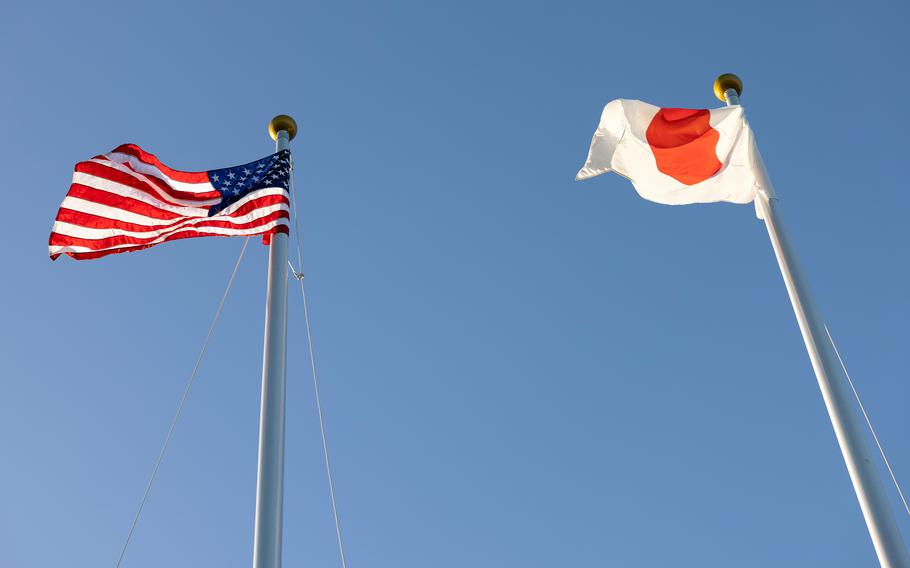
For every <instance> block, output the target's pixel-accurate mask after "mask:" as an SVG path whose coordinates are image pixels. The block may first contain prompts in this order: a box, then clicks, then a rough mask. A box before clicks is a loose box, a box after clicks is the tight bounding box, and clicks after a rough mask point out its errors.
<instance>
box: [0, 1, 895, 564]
mask: <svg viewBox="0 0 910 568" xmlns="http://www.w3.org/2000/svg"><path fill="white" fill-rule="evenodd" d="M908 11H910V10H908V7H907V4H906V3H899V2H877V1H871V2H863V3H860V4H856V3H855V4H853V5H851V6H847V5H846V4H840V3H838V4H831V3H823V2H816V3H810V2H800V3H790V2H787V3H783V2H754V3H742V4H727V5H725V4H723V3H717V2H687V3H685V5H683V4H682V3H665V4H662V3H647V4H646V3H632V2H621V3H609V2H560V3H556V2H553V3H537V2H514V3H504V2H457V3H456V2H451V3H439V2H387V3H379V2H353V3H352V2H342V1H336V2H322V3H313V2H295V3H279V2H276V3H269V4H261V5H259V4H255V3H247V4H239V3H224V2H222V3H214V2H212V3H193V2H186V3H177V2H159V3H146V4H139V3H137V4H124V3H113V2H112V3H94V2H81V3H78V4H77V3H63V2H59V3H38V2H35V3H22V2H20V3H16V4H15V5H12V6H10V7H8V8H7V9H6V13H5V17H4V18H3V19H2V21H0V47H2V49H0V58H2V63H3V67H4V69H5V75H6V77H7V80H6V83H5V88H4V89H2V90H0V103H2V108H3V109H4V110H3V113H2V116H3V128H2V129H0V151H2V155H3V156H4V160H3V162H4V165H5V167H4V174H5V183H4V189H5V191H4V199H5V203H4V205H5V207H4V209H5V211H6V217H5V218H6V222H5V223H4V225H3V229H2V234H3V237H4V242H6V243H7V247H6V250H7V253H6V262H5V263H4V264H5V267H6V269H5V271H4V278H2V279H0V292H2V294H0V296H2V297H3V298H4V300H3V318H2V325H0V333H2V336H0V339H2V341H0V387H2V396H0V448H2V450H3V452H4V454H5V460H4V467H2V468H0V498H2V502H3V506H2V507H0V545H2V550H3V553H2V558H3V559H4V560H3V562H4V564H5V565H8V566H17V567H23V568H25V567H33V566H34V567H45V566H72V567H89V566H91V567H95V566H113V565H114V562H115V561H116V558H117V554H118V553H119V549H120V546H121V545H122V542H123V538H124V537H125V535H126V532H127V529H128V527H129V523H130V520H131V518H132V515H133V513H134V511H135V508H136V506H137V504H138V501H139V498H140V497H141V493H142V490H143V488H144V484H145V482H146V479H147V476H148V474H149V471H150V468H151V466H152V463H153V461H154V459H155V456H156V454H157V451H158V448H159V446H160V444H161V441H162V440H163V437H164V434H165V431H166V429H167V425H168V422H169V420H170V418H171V415H172V413H173V410H174V407H175V405H176V403H177V400H178V398H179V395H180V392H181V389H182V386H183V384H184V381H185V380H186V377H187V375H188V373H189V371H190V369H191V367H192V364H193V361H194V358H195V356H196V354H197V352H198V349H199V347H200V344H201V342H202V339H203V337H204V335H205V332H206V329H207V327H208V324H209V321H210V318H211V316H212V314H213V312H214V310H215V307H216V305H217V302H218V299H219V297H220V295H221V292H222V289H223V286H224V284H225V282H226V281H227V277H228V275H229V273H230V269H231V266H232V264H233V262H234V259H235V258H236V255H237V253H238V251H239V249H240V246H241V244H242V242H241V241H240V240H238V239H195V240H189V241H181V242H176V243H170V244H166V245H162V246H159V247H156V248H153V249H150V250H147V251H142V252H138V253H133V254H126V255H119V256H114V257H109V258H106V259H101V260H97V261H86V262H74V261H71V260H69V259H60V260H58V261H57V262H54V263H51V262H50V261H48V259H47V256H46V254H47V253H46V250H47V249H46V243H47V236H48V233H49V230H50V227H51V223H52V219H53V216H54V214H55V212H56V208H57V206H58V205H59V203H60V201H61V200H62V198H63V195H64V194H65V192H66V189H67V187H68V184H69V181H70V177H71V173H72V166H73V164H74V163H76V162H77V161H80V160H83V159H85V158H87V157H90V156H93V155H95V154H98V153H101V152H104V151H107V150H110V149H111V148H114V147H115V146H117V145H118V144H121V143H125V142H135V143H138V144H140V145H142V146H143V147H144V148H146V149H148V150H150V151H152V152H154V153H156V154H157V155H158V156H159V157H160V158H161V159H162V160H164V161H165V163H167V164H168V165H170V166H172V167H175V168H179V169H186V170H203V169H208V168H217V167H225V166H231V165H236V164H240V163H244V162H247V161H250V160H253V159H256V158H259V157H261V156H264V155H266V154H268V153H270V152H271V151H272V148H273V146H272V144H273V143H272V141H271V140H270V139H269V138H268V136H267V134H266V124H267V122H268V120H269V118H271V117H272V116H273V115H275V114H278V113H288V114H292V115H293V116H294V117H295V118H297V120H298V122H299V124H300V126H301V133H300V135H299V136H298V138H297V139H296V140H295V141H294V143H293V146H292V149H293V150H294V152H295V163H296V165H297V171H296V187H297V191H298V195H299V198H300V205H301V208H302V209H301V212H302V217H303V224H302V232H303V254H304V264H305V271H306V275H307V285H308V293H309V295H310V301H311V304H312V321H313V326H314V334H315V337H314V340H315V348H316V355H317V357H318V361H319V370H320V376H321V381H322V385H321V386H322V394H323V403H324V405H325V409H326V419H327V426H328V434H329V443H330V449H331V451H332V453H333V458H334V467H335V474H336V483H337V491H338V498H339V502H338V504H339V509H340V513H341V520H342V529H343V531H344V535H345V540H346V548H347V555H348V561H349V566H351V568H356V567H367V566H369V567H389V568H404V567H411V566H414V567H417V566H420V567H425V566H433V567H434V568H450V567H451V568H456V567H457V568H464V567H466V566H478V567H479V566H491V567H492V566H524V567H555V566H582V565H583V566H693V567H704V566H742V567H767V566H831V567H838V566H844V567H848V566H849V567H853V566H872V565H875V555H874V552H873V549H872V546H871V543H870V541H869V538H868V535H867V533H866V529H865V526H864V523H863V520H862V516H861V514H860V511H859V507H858V505H857V503H856V499H855V497H854V494H853V491H852V488H851V485H850V481H849V478H848V476H847V472H846V469H845V467H844V465H843V461H842V458H841V455H840V452H839V449H838V447H837V444H836V441H835V438H834V435H833V432H832V429H831V426H830V423H829V420H828V417H827V414H826V412H825V410H824V406H823V404H822V400H821V396H820V394H819V391H818V387H817V384H816V381H815V378H814V376H813V374H812V371H811V367H810V365H809V361H808V358H807V356H806V353H805V350H804V347H803V345H802V341H801V338H800V336H799V332H798V329H797V326H796V322H795V320H794V318H793V314H792V311H791V308H790V305H789V302H788V300H787V296H786V292H785V290H784V286H783V283H782V281H781V277H780V274H779V272H778V270H777V266H776V263H775V261H774V258H773V254H772V250H771V247H770V244H769V242H768V237H767V234H766V233H765V229H764V227H763V226H762V224H761V222H760V221H758V220H756V219H755V216H754V212H753V210H752V208H751V207H750V206H734V205H729V204H714V205H704V206H688V207H668V206H661V205H657V204H653V203H649V202H646V201H644V200H642V199H640V198H639V197H638V196H637V195H636V194H635V192H634V190H633V189H632V187H631V186H630V184H628V182H627V181H625V180H623V179H621V178H619V177H618V176H603V177H600V178H597V179H595V180H591V181H588V182H585V183H577V182H575V181H573V176H574V174H575V172H576V171H577V169H578V167H579V166H580V165H581V163H582V162H583V160H584V157H585V154H586V152H587V147H588V143H589V141H590V137H591V134H592V132H593V130H594V127H595V125H596V122H597V119H598V117H599V114H600V110H601V108H602V106H603V104H604V103H606V102H607V101H608V100H610V99H613V98H619V97H624V98H638V99H642V100H646V101H649V102H651V103H654V104H658V105H664V106H680V107H693V108H704V107H710V106H716V105H719V104H720V103H718V102H717V101H716V100H715V99H714V98H713V95H712V92H711V84H712V81H713V79H714V77H715V76H716V75H717V74H719V73H721V72H728V71H732V72H736V73H738V74H739V75H740V76H741V77H742V78H743V80H744V83H745V92H744V93H743V99H742V100H743V104H744V105H745V107H746V109H747V113H748V116H749V119H750V122H751V124H752V126H753V128H754V130H755V131H756V135H757V137H758V140H759V144H760V147H761V149H762V152H763V154H764V158H765V162H766V163H767V165H768V168H769V170H770V172H771V176H772V178H773V179H774V180H775V183H776V186H777V189H778V192H779V193H780V195H781V197H782V209H783V212H784V215H785V218H786V220H787V223H788V228H789V230H790V233H791V236H792V238H793V241H794V243H795V245H796V247H797V250H798V251H799V253H800V257H801V260H802V262H803V265H804V268H805V271H806V272H807V274H808V277H809V281H810V282H811V284H812V286H813V289H814V291H815V295H816V300H817V302H818V304H819V307H820V308H821V312H822V314H823V315H824V316H825V317H826V319H827V321H828V323H829V325H830V327H831V330H832V332H833V334H834V336H835V338H836V339H837V340H838V342H839V346H840V348H841V351H842V353H843V355H844V357H845V359H846V361H847V364H848V366H849V368H850V370H851V372H852V374H853V375H854V378H855V379H856V381H857V383H858V386H859V388H860V391H861V393H862V394H863V395H864V399H865V402H866V405H867V408H868V409H869V411H870V412H871V414H872V417H873V419H874V421H875V424H876V426H877V429H878V431H879V435H880V437H881V439H882V441H883V443H884V444H885V447H886V448H887V449H888V451H889V452H890V457H891V460H892V463H893V465H894V466H895V468H896V470H897V472H898V475H899V476H901V478H902V479H903V480H904V482H905V483H910V438H908V437H907V435H906V433H907V431H908V426H910V424H908V418H907V413H906V402H907V400H908V399H910V385H908V381H907V378H908V373H907V367H908V359H907V353H908V352H907V340H908V333H907V329H906V322H907V320H908V318H910V301H908V299H907V289H908V284H910V282H908V280H910V265H908V263H907V257H906V254H905V252H902V251H906V250H907V246H908V244H910V230H908V228H907V227H908V226H907V223H906V217H907V213H908V202H907V197H906V192H907V181H906V163H907V160H906V158H905V155H904V153H905V150H906V136H905V132H906V130H907V126H908V119H910V114H908V109H907V106H906V105H904V104H903V103H902V101H901V100H900V97H901V96H902V94H903V93H905V92H907V91H908V90H910V84H908V79H907V77H906V74H904V73H901V72H900V71H901V70H902V69H903V68H904V67H905V61H904V54H906V53H907V52H908V48H910V45H908V43H910V42H908V39H907V35H906V34H905V33H904V31H905V30H904V29H903V26H902V24H903V23H904V22H906V21H907V18H908V16H910V14H908ZM266 259H267V256H266V249H265V248H264V247H262V246H261V245H258V244H256V245H255V246H253V245H252V244H251V248H250V250H249V251H248V253H247V256H246V258H245V259H244V263H243V265H242V267H241V270H240V274H239V276H238V279H237V282H236V284H235V287H234V290H233V292H232V295H231V297H230V298H229V300H228V303H227V306H226V309H225V313H224V316H223V320H222V322H221V324H220V325H219V328H218V330H217V332H216V336H215V339H214V341H213V343H212V345H211V347H210V350H209V353H208V357H207V359H206V360H205V362H204V363H203V366H202V368H201V370H200V374H199V377H198V379H197V381H196V384H195V385H194V387H193V390H192V393H191V395H190V399H189V401H188V403H187V408H186V412H185V415H184V417H183V419H182V421H181V423H180V425H179V427H178V429H177V432H176V435H175V438H174V440H173V443H172V446H171V449H170V451H169V453H168V455H167V457H166V459H165V461H164V464H163V466H162V470H161V473H160V477H159V479H158V482H157V484H156V486H155V487H154V489H153V492H152V495H151V498H150V500H149V503H148V505H147V507H146V510H145V513H144V515H143V518H142V519H141V521H140V523H139V526H138V528H137V532H136V534H135V537H134V541H133V544H132V545H131V547H130V550H129V552H128V554H127V557H126V560H125V563H124V566H126V567H137V568H138V567H146V566H147V567H152V566H155V567H158V566H248V565H250V560H251V549H252V529H253V506H254V498H255V478H256V444H257V428H258V409H259V381H260V364H261V349H262V347H261V344H262V338H261V334H262V327H263V306H264V301H265V267H266ZM289 334H290V335H289V345H290V346H291V348H290V354H289V376H288V405H289V413H288V423H287V428H288V433H287V444H288V445H287V452H288V453H287V470H286V488H287V489H286V508H285V511H286V514H285V554H284V559H285V565H286V566H337V565H338V560H337V551H336V548H335V546H336V545H335V542H334V528H333V525H332V519H331V510H330V503H329V499H328V493H327V489H326V483H325V478H324V472H323V469H322V461H321V460H322V456H321V448H320V442H319V432H318V423H317V420H316V414H315V406H314V401H313V392H312V385H311V383H310V382H309V375H308V373H309V369H308V366H307V365H308V359H307V354H306V348H305V336H304V330H303V322H302V307H301V305H300V301H299V295H296V293H294V289H293V288H292V294H291V296H290V329H289ZM888 492H889V496H890V497H891V498H892V504H893V505H894V507H895V509H894V510H895V514H896V516H897V519H898V522H899V524H900V526H901V528H902V530H903V532H904V535H905V538H910V517H908V516H907V515H906V514H905V513H901V511H900V510H899V509H898V506H899V503H898V501H897V496H896V493H895V492H894V490H893V488H892V487H890V486H889V487H888Z"/></svg>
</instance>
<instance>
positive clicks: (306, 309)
mask: <svg viewBox="0 0 910 568" xmlns="http://www.w3.org/2000/svg"><path fill="white" fill-rule="evenodd" d="M291 171H292V172H293V171H294V158H293V156H292V157H291ZM291 203H292V204H293V206H294V237H295V238H294V240H295V242H296V244H297V266H298V267H299V268H300V272H298V271H296V270H294V268H293V267H291V272H293V273H294V278H296V279H297V281H298V282H299V283H300V297H301V298H302V299H303V321H304V323H305V325H306V342H307V349H308V350H309V353H310V368H311V369H312V370H313V390H314V391H315V393H316V412H317V413H318V414H319V433H320V434H321V436H322V456H323V458H324V461H325V474H326V478H328V481H329V496H330V497H331V499H332V516H333V517H334V518H335V536H336V537H337V539H338V554H339V556H340V557H341V568H347V562H346V561H345V557H344V544H343V543H342V540H341V522H340V521H339V519H338V505H337V503H336V501H335V481H334V478H333V476H332V465H331V462H330V461H329V444H328V442H327V441H326V435H325V418H324V417H323V414H322V400H321V399H320V397H319V379H318V378H317V376H316V355H315V354H314V353H313V334H312V333H311V331H310V306H309V303H308V302H307V297H306V289H305V288H304V286H303V260H302V255H301V254H300V223H299V221H298V216H297V198H296V193H295V192H294V176H293V175H292V176H291Z"/></svg>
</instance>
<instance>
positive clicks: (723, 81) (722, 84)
mask: <svg viewBox="0 0 910 568" xmlns="http://www.w3.org/2000/svg"><path fill="white" fill-rule="evenodd" d="M728 89H733V90H734V91H736V96H740V95H742V94H743V80H742V79H740V78H739V77H737V76H736V75H734V74H733V73H724V74H723V75H720V76H718V77H717V79H715V80H714V96H715V97H717V98H718V99H720V100H721V102H727V97H726V94H725V93H726V92H727V90H728Z"/></svg>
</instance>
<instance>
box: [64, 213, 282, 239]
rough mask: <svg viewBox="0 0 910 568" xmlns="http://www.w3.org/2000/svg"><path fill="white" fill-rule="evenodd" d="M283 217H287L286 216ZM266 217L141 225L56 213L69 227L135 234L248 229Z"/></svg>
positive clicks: (184, 220) (82, 214) (85, 215)
mask: <svg viewBox="0 0 910 568" xmlns="http://www.w3.org/2000/svg"><path fill="white" fill-rule="evenodd" d="M272 214H273V213H269V215H272ZM284 216H285V217H287V215H286V214H285V215H284ZM266 217H267V216H263V217H260V218H259V219H254V220H253V221H247V222H246V223H232V222H230V221H225V220H223V219H221V218H219V217H212V218H211V220H210V221H208V222H205V223H202V222H200V220H201V219H204V218H202V217H182V218H180V219H178V220H177V221H175V222H173V223H168V224H166V225H143V224H139V223H131V222H129V221H122V220H120V219H111V218H109V217H104V216H101V215H95V214H94V213H86V212H84V211H75V210H73V209H66V208H64V207H61V208H60V211H58V212H57V221H60V222H62V223H69V224H71V225H77V226H79V227H86V228H89V229H119V230H121V231H130V232H136V233H141V232H152V231H163V230H165V229H170V228H176V227H181V226H184V225H189V224H192V223H195V226H202V225H205V226H207V227H226V228H235V229H248V228H251V227H255V226H256V225H259V224H261V223H260V220H261V219H264V218H266Z"/></svg>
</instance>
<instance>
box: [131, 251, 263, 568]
mask: <svg viewBox="0 0 910 568" xmlns="http://www.w3.org/2000/svg"><path fill="white" fill-rule="evenodd" d="M248 244H250V237H247V238H246V239H244V241H243V247H242V248H241V249H240V255H239V256H238V257H237V262H236V263H234V270H232V271H231V277H230V278H229V279H228V283H227V286H226V287H225V289H224V294H223V295H222V296H221V301H220V302H218V308H217V309H216V310H215V317H214V318H213V319H212V324H211V325H210V326H209V332H208V333H207V334H206V336H205V341H203V342H202V349H201V350H200V351H199V356H198V357H197V358H196V364H195V365H193V372H192V373H190V378H189V379H188V380H187V381H186V385H184V387H183V396H181V397H180V402H179V403H178V404H177V411H176V412H175V413H174V418H173V419H172V420H171V426H170V428H168V431H167V436H165V438H164V444H162V445H161V451H159V452H158V459H157V460H155V467H153V468H152V475H150V476H149V481H148V484H146V486H145V493H143V494H142V501H140V502H139V509H138V510H137V511H136V516H134V517H133V524H131V525H130V532H129V533H128V534H127V535H126V541H125V542H124V543H123V548H122V549H121V550H120V557H119V558H117V568H120V563H121V562H123V557H124V555H125V554H126V549H127V547H129V545H130V541H131V540H132V538H133V531H134V530H136V524H137V523H138V522H139V516H140V515H142V509H143V507H145V502H146V501H147V500H148V497H149V492H150V491H151V490H152V484H153V483H155V477H157V475H158V468H160V467H161V462H162V460H164V454H165V452H166V451H167V447H168V444H170V442H171V437H172V436H173V435H174V429H175V428H176V427H177V421H178V420H180V415H181V414H182V413H183V405H184V403H186V399H187V397H188V396H189V394H190V387H191V386H193V381H194V380H195V379H196V372H197V371H199V365H200V364H201V363H202V359H203V357H205V350H206V349H207V348H208V346H209V341H210V340H211V339H212V335H213V334H214V333H215V324H217V323H218V318H220V317H221V310H222V308H224V302H225V300H227V297H228V293H229V292H230V291H231V286H233V285H234V278H235V277H236V276H237V269H238V268H240V261H241V260H243V253H244V252H246V246H247V245H248Z"/></svg>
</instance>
